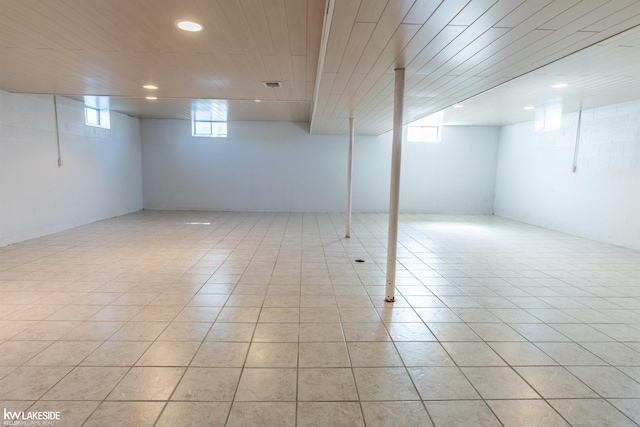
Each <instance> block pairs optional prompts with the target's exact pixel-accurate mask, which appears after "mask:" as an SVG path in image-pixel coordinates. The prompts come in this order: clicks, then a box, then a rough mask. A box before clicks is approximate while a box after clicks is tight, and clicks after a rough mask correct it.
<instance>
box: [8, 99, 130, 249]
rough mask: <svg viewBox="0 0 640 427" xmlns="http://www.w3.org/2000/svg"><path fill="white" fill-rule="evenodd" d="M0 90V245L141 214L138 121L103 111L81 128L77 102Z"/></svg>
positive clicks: (82, 122)
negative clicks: (102, 117) (102, 123)
mask: <svg viewBox="0 0 640 427" xmlns="http://www.w3.org/2000/svg"><path fill="white" fill-rule="evenodd" d="M57 103H58V124H59V131H60V145H61V154H62V160H63V166H62V167H58V152H57V146H56V132H55V119H54V117H55V114H54V103H53V96H51V95H31V94H26V95H25V94H12V93H7V92H2V91H0V246H4V245H7V244H10V243H14V242H19V241H23V240H27V239H30V238H34V237H38V236H42V235H46V234H50V233H54V232H57V231H61V230H64V229H68V228H71V227H75V226H78V225H82V224H87V223H91V222H94V221H98V220H101V219H105V218H110V217H113V216H117V215H122V214H125V213H129V212H135V211H138V210H140V209H142V174H141V148H140V121H139V120H138V119H135V118H132V117H129V116H126V115H124V114H120V113H116V112H113V111H112V112H111V129H101V128H96V127H91V126H87V125H85V124H84V107H83V103H82V102H79V101H76V100H72V99H69V98H64V97H58V98H57Z"/></svg>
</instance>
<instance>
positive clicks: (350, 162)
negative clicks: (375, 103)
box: [345, 117, 355, 238]
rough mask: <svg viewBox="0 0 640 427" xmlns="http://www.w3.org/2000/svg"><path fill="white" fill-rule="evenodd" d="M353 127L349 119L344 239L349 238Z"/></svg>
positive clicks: (351, 120) (351, 119) (351, 118)
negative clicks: (345, 228) (345, 229)
mask: <svg viewBox="0 0 640 427" xmlns="http://www.w3.org/2000/svg"><path fill="white" fill-rule="evenodd" d="M354 129H355V128H354V125H353V117H350V118H349V160H348V164H347V232H346V234H345V237H347V238H349V237H351V187H352V185H351V183H352V171H353V139H354V136H355V130H354Z"/></svg>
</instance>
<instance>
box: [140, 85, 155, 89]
mask: <svg viewBox="0 0 640 427" xmlns="http://www.w3.org/2000/svg"><path fill="white" fill-rule="evenodd" d="M142 87H143V88H145V89H149V90H156V89H158V86H156V85H144V86H142Z"/></svg>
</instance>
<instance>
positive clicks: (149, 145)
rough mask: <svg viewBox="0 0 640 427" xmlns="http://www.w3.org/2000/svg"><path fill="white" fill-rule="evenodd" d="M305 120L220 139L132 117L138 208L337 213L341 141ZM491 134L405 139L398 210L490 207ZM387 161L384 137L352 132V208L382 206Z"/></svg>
mask: <svg viewBox="0 0 640 427" xmlns="http://www.w3.org/2000/svg"><path fill="white" fill-rule="evenodd" d="M306 126H307V125H306V124H300V123H283V122H229V129H228V134H229V136H228V137H227V138H201V137H195V138H194V137H192V136H191V123H190V122H189V121H187V120H142V176H143V187H144V207H145V209H196V210H217V211H270V212H278V211H281V212H343V211H344V210H345V205H346V175H347V146H348V137H347V136H346V135H344V136H336V135H310V134H309V133H308V131H307V129H306ZM356 131H357V123H356ZM497 139H498V129H497V128H483V127H455V128H445V129H444V132H443V141H442V142H440V143H409V142H405V145H404V148H403V150H404V151H403V174H402V193H401V199H400V206H401V210H402V211H403V212H449V213H492V211H493V194H494V189H495V168H496V156H497ZM390 165H391V135H390V134H385V135H382V136H380V137H372V136H357V135H356V140H355V144H354V169H353V210H354V211H355V212H385V211H387V210H388V206H389V176H390Z"/></svg>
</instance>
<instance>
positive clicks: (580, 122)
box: [571, 105, 582, 173]
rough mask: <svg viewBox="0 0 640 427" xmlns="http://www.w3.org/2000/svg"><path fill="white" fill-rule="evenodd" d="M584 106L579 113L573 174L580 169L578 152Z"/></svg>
mask: <svg viewBox="0 0 640 427" xmlns="http://www.w3.org/2000/svg"><path fill="white" fill-rule="evenodd" d="M581 125H582V105H581V106H580V111H579V112H578V129H576V144H575V148H574V151H573V166H572V167H571V172H573V173H576V170H577V169H578V150H579V148H580V128H581V127H582V126H581Z"/></svg>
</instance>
